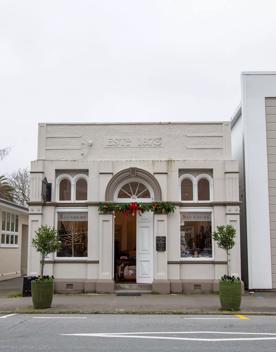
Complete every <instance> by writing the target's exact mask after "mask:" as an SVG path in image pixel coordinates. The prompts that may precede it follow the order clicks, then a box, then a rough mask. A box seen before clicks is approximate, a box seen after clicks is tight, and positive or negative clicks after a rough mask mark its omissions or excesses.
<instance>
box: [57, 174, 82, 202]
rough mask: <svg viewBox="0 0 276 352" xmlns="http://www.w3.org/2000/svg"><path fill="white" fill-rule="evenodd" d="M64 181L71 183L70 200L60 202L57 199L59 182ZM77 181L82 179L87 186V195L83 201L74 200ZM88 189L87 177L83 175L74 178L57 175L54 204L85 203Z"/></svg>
mask: <svg viewBox="0 0 276 352" xmlns="http://www.w3.org/2000/svg"><path fill="white" fill-rule="evenodd" d="M64 179H66V180H69V181H70V182H71V199H70V200H60V199H59V191H60V182H61V181H62V180H64ZM79 179H84V180H85V181H86V184H87V195H86V199H85V200H76V185H77V181H78V180H79ZM88 188H89V183H88V176H87V175H85V174H77V175H75V176H71V175H68V174H62V175H59V176H58V177H57V178H56V192H55V193H56V202H58V203H85V202H87V201H88V191H89V189H88Z"/></svg>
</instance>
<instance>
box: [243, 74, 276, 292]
mask: <svg viewBox="0 0 276 352" xmlns="http://www.w3.org/2000/svg"><path fill="white" fill-rule="evenodd" d="M272 96H276V73H269V72H268V73H254V72H252V73H250V72H249V73H243V74H242V120H243V130H244V152H245V180H246V197H247V236H248V274H249V288H253V289H271V288H272V273H271V241H270V223H269V194H268V164H267V144H266V119H265V98H266V97H272Z"/></svg>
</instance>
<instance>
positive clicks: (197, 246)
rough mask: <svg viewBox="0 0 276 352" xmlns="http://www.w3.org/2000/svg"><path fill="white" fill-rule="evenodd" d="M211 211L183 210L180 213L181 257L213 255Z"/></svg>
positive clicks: (208, 256)
mask: <svg viewBox="0 0 276 352" xmlns="http://www.w3.org/2000/svg"><path fill="white" fill-rule="evenodd" d="M211 215H212V214H211V212H183V213H181V214H180V253H181V258H210V257H212V216H211Z"/></svg>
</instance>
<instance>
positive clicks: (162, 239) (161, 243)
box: [156, 236, 166, 252]
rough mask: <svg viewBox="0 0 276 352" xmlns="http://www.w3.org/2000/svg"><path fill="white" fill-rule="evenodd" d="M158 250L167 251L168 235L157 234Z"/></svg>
mask: <svg viewBox="0 0 276 352" xmlns="http://www.w3.org/2000/svg"><path fill="white" fill-rule="evenodd" d="M156 251H157V252H165V251H166V236H156Z"/></svg>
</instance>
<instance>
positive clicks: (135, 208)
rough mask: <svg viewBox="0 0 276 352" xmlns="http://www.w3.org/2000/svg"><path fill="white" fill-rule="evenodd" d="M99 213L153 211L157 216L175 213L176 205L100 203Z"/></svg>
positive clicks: (167, 203) (160, 203)
mask: <svg viewBox="0 0 276 352" xmlns="http://www.w3.org/2000/svg"><path fill="white" fill-rule="evenodd" d="M98 209H99V212H100V213H102V214H111V213H115V212H120V213H124V214H125V215H128V214H132V215H134V214H135V213H136V212H138V213H144V212H145V211H152V212H154V213H156V214H170V213H173V212H174V211H175V205H174V204H172V203H170V202H153V203H136V202H132V203H99V208H98Z"/></svg>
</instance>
